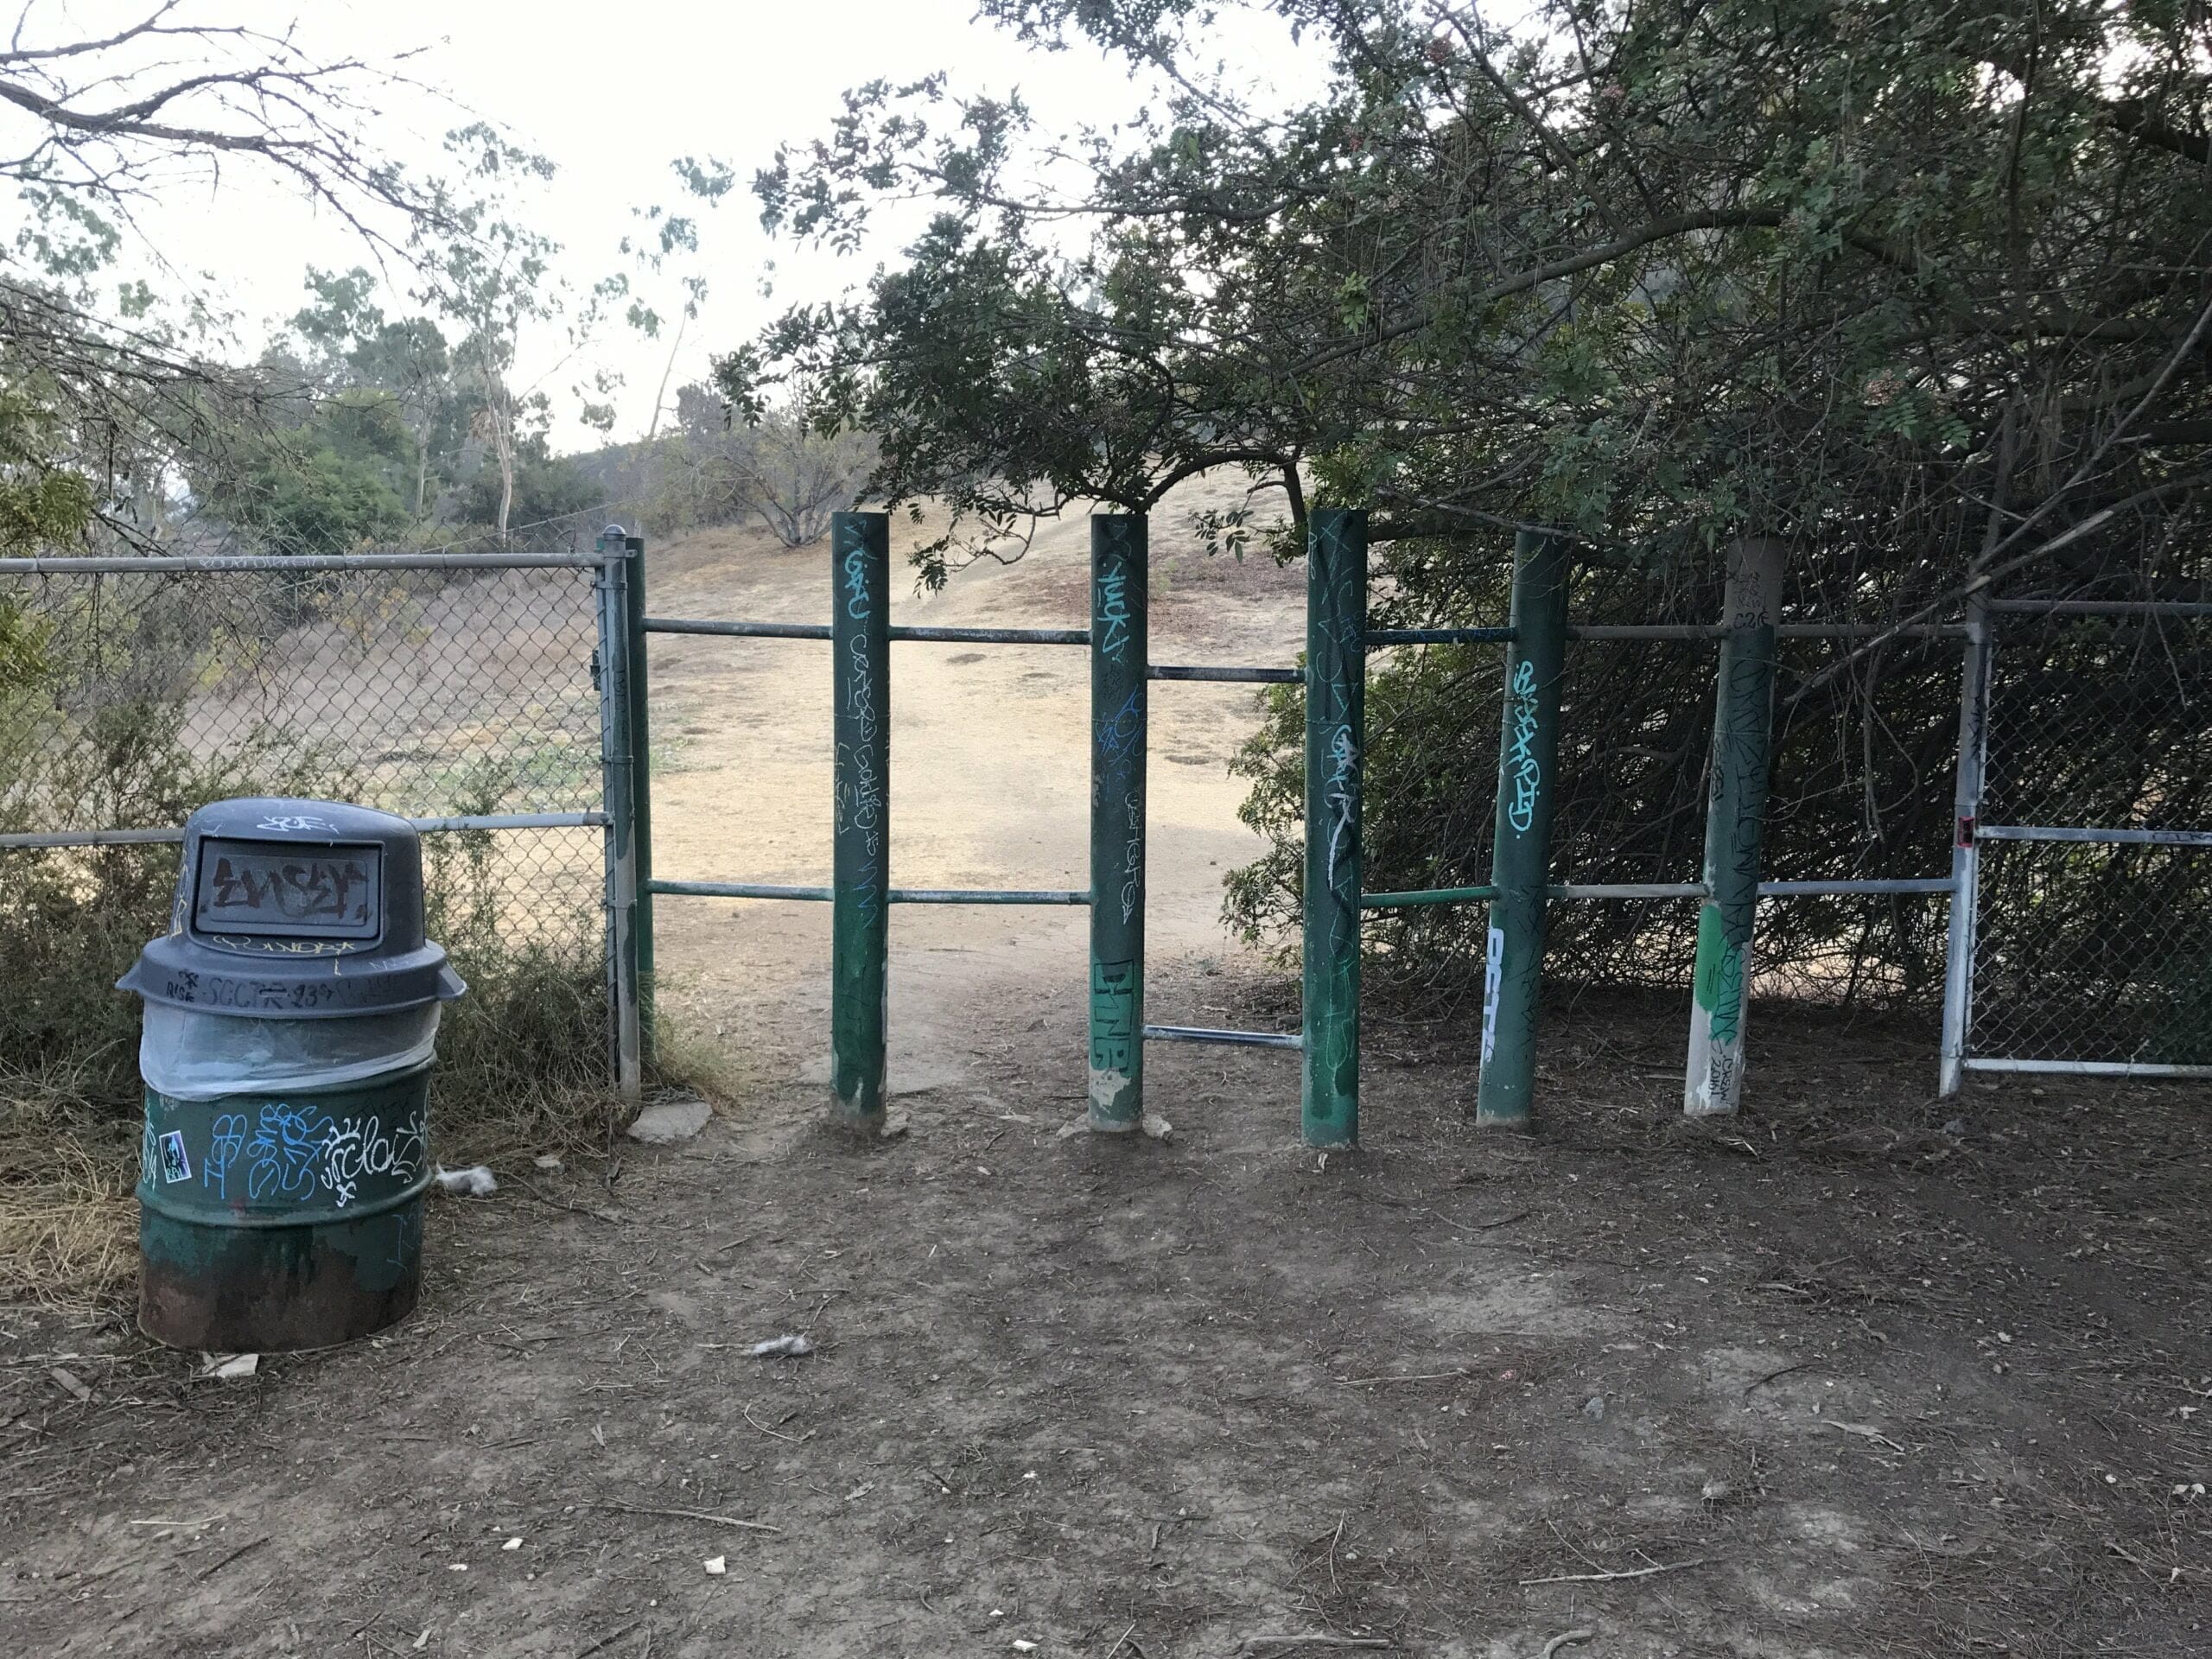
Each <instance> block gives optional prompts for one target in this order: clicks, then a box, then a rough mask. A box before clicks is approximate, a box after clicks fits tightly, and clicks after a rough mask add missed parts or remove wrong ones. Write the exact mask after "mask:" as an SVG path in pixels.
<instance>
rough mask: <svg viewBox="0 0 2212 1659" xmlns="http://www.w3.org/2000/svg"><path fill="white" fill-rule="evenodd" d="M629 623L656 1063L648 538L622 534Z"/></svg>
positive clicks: (641, 991) (640, 930)
mask: <svg viewBox="0 0 2212 1659" xmlns="http://www.w3.org/2000/svg"><path fill="white" fill-rule="evenodd" d="M622 545H623V550H624V552H625V554H626V557H625V558H624V559H623V561H622V569H623V573H624V575H625V576H626V579H627V586H628V604H627V607H626V619H627V620H628V622H629V624H630V710H629V713H630V788H631V797H632V803H633V804H632V807H631V809H630V826H631V832H632V834H633V835H634V836H636V837H637V846H638V857H637V864H638V913H637V920H636V921H635V922H634V923H633V924H632V927H631V938H632V945H631V949H632V954H633V955H634V956H635V957H636V958H637V976H638V1050H639V1054H640V1055H641V1056H642V1057H643V1059H644V1063H645V1065H652V1063H653V891H652V879H653V767H652V721H651V718H650V715H649V712H648V710H647V708H646V685H645V537H642V536H626V537H623V542H622Z"/></svg>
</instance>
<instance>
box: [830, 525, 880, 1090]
mask: <svg viewBox="0 0 2212 1659" xmlns="http://www.w3.org/2000/svg"><path fill="white" fill-rule="evenodd" d="M829 543H830V550H831V552H830V567H831V575H832V585H833V588H834V605H835V609H834V613H833V615H832V620H831V624H830V635H829V651H830V656H831V658H832V662H833V666H832V669H831V678H832V683H833V688H834V689H833V696H834V697H835V701H836V707H835V713H834V716H833V718H834V735H835V738H836V764H835V770H834V783H835V789H836V825H835V829H834V840H833V842H832V845H831V853H830V882H831V887H832V888H833V893H832V896H831V899H830V948H829V950H830V965H829V1051H830V1080H831V1086H832V1088H833V1090H834V1091H835V1110H836V1116H838V1118H839V1119H840V1121H842V1122H845V1123H847V1124H849V1125H851V1126H852V1127H855V1128H865V1129H876V1128H881V1127H882V1123H883V1114H884V1098H885V1088H886V1084H885V1051H884V995H885V968H886V963H887V958H888V956H889V951H890V925H889V918H890V899H889V893H890V887H891V812H890V785H891V696H890V690H891V634H890V626H891V613H890V612H891V607H890V588H891V571H890V566H891V519H890V516H889V515H888V514H887V513H880V512H841V513H838V514H836V516H835V517H834V518H832V519H831V521H830V529H829Z"/></svg>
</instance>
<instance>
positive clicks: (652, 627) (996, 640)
mask: <svg viewBox="0 0 2212 1659" xmlns="http://www.w3.org/2000/svg"><path fill="white" fill-rule="evenodd" d="M645 632H647V633H698V634H712V635H716V636H719V637H721V638H723V639H828V638H829V624H828V623H826V622H715V621H705V620H695V619H693V618H690V617H680V616H649V617H647V618H646V619H645ZM891 637H892V639H894V640H899V639H905V640H912V641H914V642H916V643H918V644H922V645H1089V644H1090V629H1088V628H950V627H948V628H938V627H898V626H893V628H892V630H891Z"/></svg>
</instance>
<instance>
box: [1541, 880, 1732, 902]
mask: <svg viewBox="0 0 2212 1659" xmlns="http://www.w3.org/2000/svg"><path fill="white" fill-rule="evenodd" d="M1712 892H1713V889H1712V888H1710V887H1707V886H1706V885H1705V883H1704V882H1702V881H1568V882H1565V883H1562V884H1560V885H1559V886H1556V887H1546V888H1545V889H1544V893H1545V894H1546V896H1547V897H1548V898H1553V899H1704V898H1708V897H1710V896H1711V894H1712Z"/></svg>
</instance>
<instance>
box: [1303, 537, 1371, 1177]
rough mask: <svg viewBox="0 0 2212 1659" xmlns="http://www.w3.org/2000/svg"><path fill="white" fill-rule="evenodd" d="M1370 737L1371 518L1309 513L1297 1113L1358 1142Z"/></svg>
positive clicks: (1329, 1133) (1314, 1143)
mask: <svg viewBox="0 0 2212 1659" xmlns="http://www.w3.org/2000/svg"><path fill="white" fill-rule="evenodd" d="M1366 746H1367V515H1366V514H1365V513H1364V512H1357V511H1353V510H1350V509H1346V508H1341V507H1324V508H1318V509H1316V510H1315V511H1314V512H1313V515H1312V517H1311V518H1309V519H1308V521H1307V529H1306V893H1305V899H1306V905H1305V909H1306V934H1305V988H1304V989H1305V995H1304V999H1303V1000H1304V1018H1303V1020H1302V1021H1301V1028H1302V1046H1303V1049H1304V1052H1305V1065H1304V1078H1303V1083H1304V1087H1303V1089H1302V1090H1301V1092H1302V1095H1303V1106H1304V1110H1303V1114H1302V1116H1303V1118H1304V1127H1305V1135H1306V1145H1307V1146H1309V1147H1352V1146H1357V1145H1358V1144H1359V877H1360V863H1361V859H1360V768H1361V766H1362V765H1363V760H1364V752H1365V749H1366Z"/></svg>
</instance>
